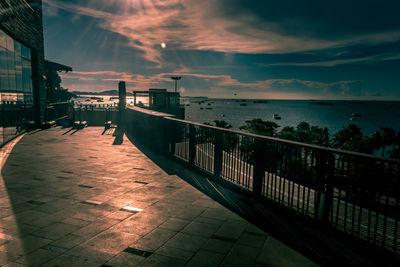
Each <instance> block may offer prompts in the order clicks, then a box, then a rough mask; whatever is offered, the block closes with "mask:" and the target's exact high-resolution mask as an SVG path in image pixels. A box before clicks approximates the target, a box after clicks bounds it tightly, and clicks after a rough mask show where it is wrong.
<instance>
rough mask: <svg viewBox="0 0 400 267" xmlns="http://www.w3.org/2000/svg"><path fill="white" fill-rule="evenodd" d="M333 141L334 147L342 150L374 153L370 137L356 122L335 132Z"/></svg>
mask: <svg viewBox="0 0 400 267" xmlns="http://www.w3.org/2000/svg"><path fill="white" fill-rule="evenodd" d="M331 143H332V146H333V147H334V148H338V149H342V150H348V151H355V152H362V153H372V147H371V146H370V143H369V138H368V137H366V136H364V135H363V133H362V131H361V128H360V127H358V126H357V125H355V124H350V125H348V126H346V127H343V128H342V129H341V130H340V131H338V132H337V133H335V134H334V135H333V138H332V141H331Z"/></svg>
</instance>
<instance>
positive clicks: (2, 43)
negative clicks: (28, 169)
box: [0, 0, 54, 146]
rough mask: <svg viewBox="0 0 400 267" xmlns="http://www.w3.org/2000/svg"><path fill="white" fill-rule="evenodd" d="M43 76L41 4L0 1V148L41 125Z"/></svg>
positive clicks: (35, 0)
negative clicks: (26, 130) (24, 131)
mask: <svg viewBox="0 0 400 267" xmlns="http://www.w3.org/2000/svg"><path fill="white" fill-rule="evenodd" d="M53 65H54V64H53ZM45 75H46V63H45V58H44V45H43V23H42V1H41V0H13V1H6V0H0V146H1V145H2V144H3V143H5V142H7V141H8V140H10V139H12V138H13V137H15V136H16V135H18V134H19V133H20V132H21V131H22V130H24V129H25V128H27V127H34V126H36V125H40V124H41V123H42V122H44V120H45V117H46V102H47V101H46V81H45Z"/></svg>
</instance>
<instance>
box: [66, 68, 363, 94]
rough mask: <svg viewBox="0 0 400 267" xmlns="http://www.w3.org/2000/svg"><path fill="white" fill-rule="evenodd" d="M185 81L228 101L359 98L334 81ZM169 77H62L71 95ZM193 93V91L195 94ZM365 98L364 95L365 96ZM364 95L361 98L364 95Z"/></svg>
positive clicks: (188, 75)
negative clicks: (238, 96)
mask: <svg viewBox="0 0 400 267" xmlns="http://www.w3.org/2000/svg"><path fill="white" fill-rule="evenodd" d="M175 74H176V73H175ZM177 74H178V75H180V76H182V77H184V79H185V80H186V81H188V80H189V81H190V80H191V79H195V81H196V82H197V83H199V85H198V86H199V87H200V88H194V89H192V90H191V92H189V93H190V94H192V95H199V94H201V93H202V92H204V88H201V87H202V86H204V87H207V88H209V90H210V92H212V93H213V94H214V95H218V96H223V97H232V96H233V93H235V92H241V91H242V92H248V91H249V89H251V94H247V97H257V96H258V97H260V96H263V97H269V98H285V97H288V98H290V97H294V96H295V97H296V98H324V97H344V98H346V97H350V96H362V95H363V94H364V93H361V91H360V85H362V81H356V80H354V81H338V82H332V83H324V82H316V81H308V80H300V79H267V80H261V81H256V82H241V81H239V80H237V79H235V78H232V77H231V76H230V75H211V74H200V73H192V72H189V70H188V69H186V70H184V71H181V72H178V73H177ZM171 75H172V73H160V74H157V75H137V74H129V73H126V72H115V71H94V72H80V71H78V72H72V73H67V74H63V75H62V79H63V84H64V85H65V86H66V87H68V88H69V89H71V90H73V91H103V90H110V89H115V88H117V84H118V81H121V80H123V81H125V82H127V85H128V90H135V89H147V88H152V87H153V88H160V87H161V88H165V85H169V84H170V83H171V80H170V76H171ZM196 89H197V90H196ZM365 94H367V93H365ZM365 94H364V95H365Z"/></svg>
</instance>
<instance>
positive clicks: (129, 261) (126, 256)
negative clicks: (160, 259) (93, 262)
mask: <svg viewBox="0 0 400 267" xmlns="http://www.w3.org/2000/svg"><path fill="white" fill-rule="evenodd" d="M145 259H146V258H145V257H141V256H138V255H133V254H131V253H126V252H121V253H119V254H118V255H117V256H115V257H113V258H112V259H110V260H109V261H107V262H106V264H107V265H109V266H115V267H116V266H124V267H131V266H132V267H133V266H139V264H140V263H141V262H142V261H143V260H145Z"/></svg>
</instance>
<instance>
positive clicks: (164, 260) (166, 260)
mask: <svg viewBox="0 0 400 267" xmlns="http://www.w3.org/2000/svg"><path fill="white" fill-rule="evenodd" d="M184 265H185V261H184V260H182V259H178V258H172V257H168V256H164V255H159V254H153V255H151V256H150V257H148V258H147V259H145V260H144V261H142V262H141V263H140V266H149V267H154V266H163V267H168V266H171V267H179V266H184Z"/></svg>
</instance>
